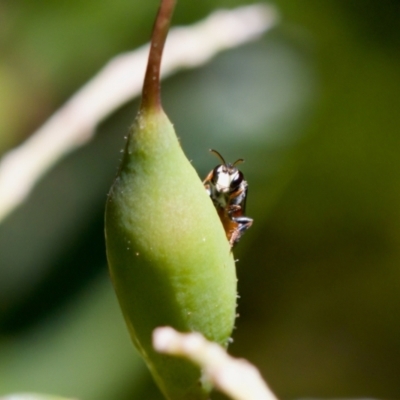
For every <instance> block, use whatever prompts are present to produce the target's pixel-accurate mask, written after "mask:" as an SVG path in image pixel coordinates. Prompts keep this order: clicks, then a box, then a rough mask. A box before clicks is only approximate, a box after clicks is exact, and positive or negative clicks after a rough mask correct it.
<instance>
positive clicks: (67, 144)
mask: <svg viewBox="0 0 400 400" xmlns="http://www.w3.org/2000/svg"><path fill="white" fill-rule="evenodd" d="M277 20H278V16H277V12H276V10H275V8H273V7H272V6H267V5H265V4H258V5H252V6H247V7H240V8H237V9H234V10H231V11H216V12H214V13H213V14H211V15H210V16H209V17H208V18H206V19H205V20H203V21H200V22H198V23H196V24H194V25H192V26H189V27H178V28H173V29H171V31H170V33H169V36H168V39H167V43H166V47H165V51H164V56H163V62H162V70H161V77H162V78H163V77H166V76H169V75H171V74H172V73H174V72H176V71H178V70H179V69H182V68H194V67H198V66H200V65H202V64H204V63H206V62H207V61H208V60H210V59H211V58H212V57H214V56H215V55H216V54H217V53H219V52H221V51H222V50H225V49H228V48H233V47H236V46H239V45H241V44H243V43H246V42H248V41H251V40H254V39H256V38H257V37H259V36H261V35H262V34H263V33H264V32H266V31H267V30H268V29H270V28H271V27H273V26H274V25H275V24H276V22H277ZM148 53H149V45H146V46H143V47H140V48H138V49H137V50H135V51H133V52H130V53H126V54H121V55H119V56H117V57H115V58H114V59H112V60H111V61H110V62H109V63H108V64H107V65H106V66H105V67H104V68H103V69H102V70H101V71H100V72H99V73H98V74H97V75H96V76H94V77H93V78H92V79H91V80H90V81H89V82H88V83H87V84H86V85H85V86H83V87H82V88H81V89H80V90H79V91H78V92H77V93H75V94H74V95H73V96H72V97H71V98H70V99H69V100H68V101H67V103H65V105H64V106H63V107H62V108H60V109H59V110H58V111H57V112H56V113H55V114H53V115H52V116H51V117H50V118H49V119H48V120H47V121H46V122H45V123H44V125H42V126H41V127H40V128H39V129H38V130H37V131H36V132H34V133H33V134H32V135H31V136H30V137H29V138H28V139H27V140H26V141H25V142H24V143H22V144H21V145H20V146H19V147H17V148H15V149H13V150H11V151H10V152H8V153H7V154H5V156H4V157H3V158H2V159H1V160H0V222H1V221H2V220H3V219H4V218H5V217H6V216H7V215H8V214H9V213H10V212H11V211H12V210H13V209H14V208H15V207H17V206H18V205H19V204H20V203H21V202H22V201H23V200H24V199H25V198H26V197H27V196H28V194H29V193H30V191H31V190H32V188H33V187H34V185H35V183H36V182H37V181H38V180H39V178H40V177H41V176H42V175H43V174H44V173H46V172H47V171H48V170H49V169H50V168H51V167H52V166H53V165H54V164H55V163H56V162H57V161H58V160H60V159H61V158H62V157H63V156H64V155H65V154H67V153H69V152H71V151H72V150H73V149H75V148H77V147H79V146H82V145H83V144H85V143H86V142H87V141H89V140H90V139H91V138H92V136H93V134H94V130H95V128H96V126H97V125H98V124H99V122H101V121H102V120H104V119H105V118H106V117H107V116H109V115H110V114H111V113H112V112H113V111H115V110H116V109H117V108H118V107H120V106H121V105H123V104H124V103H126V102H127V101H129V100H131V99H133V98H135V97H137V96H138V95H139V94H140V92H141V88H142V83H143V77H144V72H145V68H146V62H147V56H148Z"/></svg>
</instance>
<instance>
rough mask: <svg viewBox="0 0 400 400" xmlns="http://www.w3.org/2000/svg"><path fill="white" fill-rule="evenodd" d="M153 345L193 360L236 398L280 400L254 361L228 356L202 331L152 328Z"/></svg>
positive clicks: (167, 352) (164, 351)
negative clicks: (183, 331) (207, 338)
mask: <svg viewBox="0 0 400 400" xmlns="http://www.w3.org/2000/svg"><path fill="white" fill-rule="evenodd" d="M153 346H154V348H155V350H156V351H158V352H160V353H165V354H170V355H174V356H178V357H184V358H187V359H189V360H191V361H192V362H194V363H195V364H197V365H198V366H199V367H200V368H201V369H202V370H203V373H204V375H205V377H206V379H207V380H209V381H210V382H211V383H212V384H213V385H214V386H215V387H216V388H217V389H218V390H219V391H221V392H223V393H225V394H226V395H228V396H229V397H231V398H232V399H234V400H277V398H276V396H275V395H274V394H273V393H272V392H271V390H270V389H269V387H268V386H267V384H266V383H265V382H264V381H263V379H262V377H261V375H260V373H259V371H258V370H257V368H256V367H254V365H252V364H250V363H249V362H248V361H246V360H243V359H237V358H233V357H231V356H229V355H228V353H227V352H226V350H225V349H224V348H223V347H221V346H220V345H218V344H216V343H212V342H209V341H207V340H206V339H205V338H204V337H203V336H202V335H201V334H200V333H179V332H177V331H176V330H174V329H173V328H170V327H162V328H157V329H155V330H154V331H153Z"/></svg>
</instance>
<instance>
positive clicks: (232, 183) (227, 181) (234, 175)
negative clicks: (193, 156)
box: [210, 150, 244, 193]
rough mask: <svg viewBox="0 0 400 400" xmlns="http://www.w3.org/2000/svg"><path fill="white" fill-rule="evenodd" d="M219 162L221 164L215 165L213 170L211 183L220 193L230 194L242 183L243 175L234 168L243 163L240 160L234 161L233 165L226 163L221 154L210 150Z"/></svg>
mask: <svg viewBox="0 0 400 400" xmlns="http://www.w3.org/2000/svg"><path fill="white" fill-rule="evenodd" d="M210 151H211V152H212V153H214V154H215V155H216V156H217V157H218V158H219V159H220V160H221V161H222V164H220V165H217V166H216V167H215V168H214V169H213V177H212V182H213V184H214V185H215V188H216V189H217V191H218V192H220V193H231V192H234V191H235V190H237V189H238V187H239V186H240V184H241V183H242V182H243V179H244V177H243V174H242V173H241V172H240V171H239V170H238V169H237V168H236V167H235V165H236V164H239V163H241V162H243V161H244V160H243V159H242V158H239V159H238V160H236V161H235V162H234V163H233V164H230V163H226V162H225V160H224V158H223V157H222V156H221V154H219V153H218V151H216V150H210Z"/></svg>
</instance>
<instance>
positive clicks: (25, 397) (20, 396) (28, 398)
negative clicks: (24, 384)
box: [0, 393, 77, 400]
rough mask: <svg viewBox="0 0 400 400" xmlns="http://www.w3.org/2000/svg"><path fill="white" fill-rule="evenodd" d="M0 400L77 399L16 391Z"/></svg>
mask: <svg viewBox="0 0 400 400" xmlns="http://www.w3.org/2000/svg"><path fill="white" fill-rule="evenodd" d="M0 400H77V399H67V398H66V397H59V396H51V395H43V394H34V393H16V394H10V395H7V396H4V397H0Z"/></svg>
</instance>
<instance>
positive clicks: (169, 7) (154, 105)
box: [140, 0, 176, 110]
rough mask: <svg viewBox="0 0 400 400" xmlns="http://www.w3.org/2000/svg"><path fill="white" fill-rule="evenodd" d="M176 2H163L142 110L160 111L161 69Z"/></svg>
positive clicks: (144, 85) (145, 84)
mask: <svg viewBox="0 0 400 400" xmlns="http://www.w3.org/2000/svg"><path fill="white" fill-rule="evenodd" d="M175 4H176V0H161V4H160V8H159V9H158V13H157V17H156V21H155V23H154V27H153V34H152V37H151V46H150V54H149V59H148V62H147V69H146V75H145V78H144V83H143V90H142V102H141V105H140V109H141V110H142V109H160V108H161V97H160V69H161V59H162V53H163V50H164V45H165V41H166V39H167V34H168V30H169V25H170V22H171V18H172V14H173V11H174V8H175Z"/></svg>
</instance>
